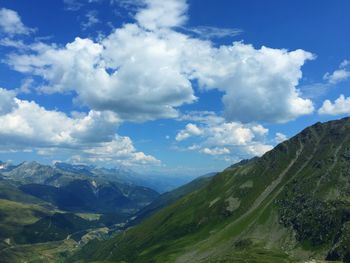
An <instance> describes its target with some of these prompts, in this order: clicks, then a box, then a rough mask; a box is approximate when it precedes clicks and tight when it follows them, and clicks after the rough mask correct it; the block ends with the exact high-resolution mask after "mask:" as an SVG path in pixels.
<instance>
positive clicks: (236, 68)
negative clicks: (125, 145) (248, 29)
mask: <svg viewBox="0 0 350 263" xmlns="http://www.w3.org/2000/svg"><path fill="white" fill-rule="evenodd" d="M187 8H188V6H187V2H186V1H185V0H177V1H176V0H169V1H160V0H145V1H144V2H143V5H141V6H139V7H138V9H137V10H138V11H137V13H136V14H135V17H134V18H135V23H133V24H126V25H123V26H122V27H121V28H118V29H116V30H115V31H114V32H112V33H111V34H110V35H109V36H107V37H105V38H102V39H100V40H98V41H93V40H90V39H81V38H76V39H75V40H74V41H73V42H71V43H68V44H66V45H65V46H64V47H58V46H57V45H50V46H47V45H46V46H44V47H42V48H39V47H37V48H36V50H34V51H33V50H32V51H31V52H28V53H27V54H22V53H21V54H20V53H17V54H16V53H13V54H11V55H10V56H8V59H7V63H8V64H9V65H10V66H12V68H13V69H15V70H17V71H19V72H23V73H29V74H34V75H37V76H40V77H41V78H42V79H43V83H44V84H43V85H42V86H41V91H44V92H67V91H74V92H75V93H76V94H77V98H76V99H75V100H76V101H78V102H80V103H82V104H84V105H87V106H88V107H90V108H92V109H94V110H97V111H106V110H109V111H113V112H115V113H116V114H118V115H119V116H120V118H122V119H125V120H133V121H146V120H153V119H159V118H175V117H178V116H179V107H180V106H182V105H184V104H188V103H193V102H194V101H196V99H197V98H196V96H195V92H194V89H193V87H192V83H193V82H198V83H199V85H200V87H201V88H202V89H203V90H209V89H218V90H220V91H222V92H223V93H224V96H223V99H222V101H223V104H224V107H225V117H226V119H227V121H240V122H251V121H264V122H286V121H289V120H292V119H295V118H297V117H299V116H302V115H305V114H310V113H311V112H313V103H312V101H311V100H309V99H305V98H303V97H302V94H301V93H300V91H299V90H298V89H297V86H298V83H299V80H300V79H301V77H302V71H301V67H302V66H303V64H304V63H305V62H306V61H307V60H310V59H313V55H312V54H311V53H309V52H306V51H304V50H295V51H287V50H284V49H272V48H267V47H261V48H258V49H257V48H255V47H253V46H252V45H248V44H244V43H242V42H235V43H233V44H232V45H224V46H220V47H215V46H214V45H213V44H212V42H211V41H209V40H202V39H197V38H193V37H191V36H189V35H186V34H184V33H180V32H177V31H176V28H177V27H181V26H183V25H184V23H185V22H186V19H187V13H186V11H187Z"/></svg>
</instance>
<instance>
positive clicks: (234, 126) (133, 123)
mask: <svg viewBox="0 0 350 263" xmlns="http://www.w3.org/2000/svg"><path fill="white" fill-rule="evenodd" d="M349 10H350V2H349V1H347V0H338V1H330V0H322V1H316V0H315V1H302V0H293V1H291V0H286V1H278V0H266V1H259V0H235V1H230V0H215V1H214V0H207V1H203V0H188V1H186V0H50V1H47V0H31V1H22V0H0V160H2V161H11V162H14V163H18V162H22V161H33V160H35V161H39V162H42V163H47V164H50V163H54V162H56V161H64V162H69V163H79V164H93V165H97V166H107V167H112V166H126V167H130V168H132V169H134V170H136V171H138V172H141V173H158V174H160V175H168V174H172V175H174V174H178V175H201V174H204V173H207V172H212V171H220V170H222V169H224V168H226V167H228V166H230V165H231V164H233V163H235V162H237V161H239V160H242V159H247V158H251V157H254V156H261V155H263V154H264V153H265V152H267V151H269V150H271V149H272V148H273V147H274V146H276V145H277V144H278V143H280V142H282V141H284V140H286V139H288V138H290V137H292V136H294V135H295V134H297V133H298V132H300V131H301V130H303V129H304V128H306V127H307V126H309V125H311V124H313V123H315V122H318V121H321V122H324V121H328V120H332V119H339V118H342V117H345V116H348V115H349V114H350V92H349V84H350V27H349V25H350V16H349V15H348V11H349Z"/></svg>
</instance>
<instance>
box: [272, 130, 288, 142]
mask: <svg viewBox="0 0 350 263" xmlns="http://www.w3.org/2000/svg"><path fill="white" fill-rule="evenodd" d="M287 139H288V137H287V136H286V135H285V134H283V133H281V132H277V133H276V137H275V142H276V143H281V142H284V141H285V140H287Z"/></svg>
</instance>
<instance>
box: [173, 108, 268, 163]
mask: <svg viewBox="0 0 350 263" xmlns="http://www.w3.org/2000/svg"><path fill="white" fill-rule="evenodd" d="M205 116H211V118H210V119H208V118H205ZM179 120H182V121H184V120H191V121H196V122H198V123H199V125H200V128H198V126H197V125H196V124H193V123H189V124H187V125H186V126H185V128H184V129H183V130H181V131H180V132H179V133H178V134H177V136H176V140H177V141H185V140H187V139H189V138H190V137H191V136H195V137H196V138H195V140H196V141H197V142H198V143H197V144H193V145H191V146H189V147H187V148H186V149H187V150H189V151H197V152H200V153H204V154H209V155H225V156H227V155H231V156H233V157H235V158H236V159H237V158H238V159H240V157H244V158H248V157H252V156H256V155H258V156H260V155H262V154H263V153H265V152H266V151H268V150H271V149H272V146H271V145H267V144H265V143H264V141H265V139H266V136H267V134H268V129H266V128H265V127H263V126H262V125H256V124H242V123H240V122H225V120H224V119H223V118H221V117H219V116H216V115H214V114H213V113H210V112H202V113H201V112H194V113H189V114H186V115H183V116H182V118H181V119H179Z"/></svg>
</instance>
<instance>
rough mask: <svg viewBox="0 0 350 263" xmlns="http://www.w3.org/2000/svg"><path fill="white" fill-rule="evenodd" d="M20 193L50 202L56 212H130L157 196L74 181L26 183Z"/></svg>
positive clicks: (136, 189)
mask: <svg viewBox="0 0 350 263" xmlns="http://www.w3.org/2000/svg"><path fill="white" fill-rule="evenodd" d="M19 189H20V190H22V191H23V192H25V193H27V194H30V195H32V196H35V197H37V198H40V199H42V200H45V201H47V202H50V203H52V204H54V205H56V206H57V207H58V208H59V209H62V210H66V211H74V212H96V213H113V212H122V211H124V212H126V213H129V214H131V213H134V212H136V211H137V210H138V209H140V208H142V207H144V206H145V205H147V204H149V203H151V202H152V201H153V200H154V199H155V198H157V197H158V195H159V194H158V193H157V192H155V191H153V190H152V189H149V188H145V187H139V186H130V185H122V184H117V183H111V182H108V183H104V184H101V185H97V184H96V183H95V182H94V181H92V182H91V181H88V180H75V181H72V182H70V183H69V184H67V185H65V186H62V187H54V186H50V185H42V184H27V185H23V186H20V187H19Z"/></svg>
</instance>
